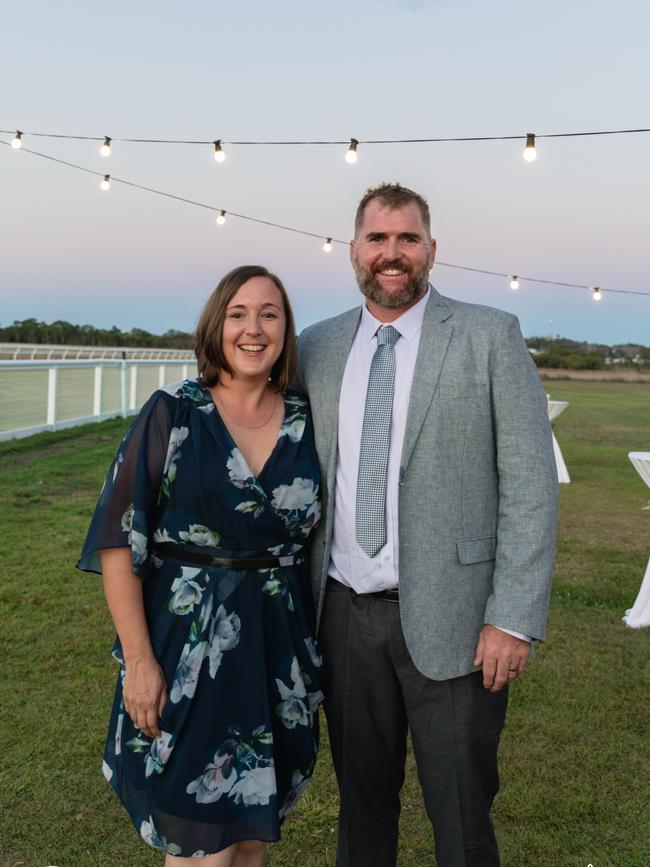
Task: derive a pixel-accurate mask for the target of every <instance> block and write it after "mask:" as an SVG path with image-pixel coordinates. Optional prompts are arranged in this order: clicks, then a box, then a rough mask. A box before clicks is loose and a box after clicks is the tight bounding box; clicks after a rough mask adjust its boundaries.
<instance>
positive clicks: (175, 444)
mask: <svg viewBox="0 0 650 867" xmlns="http://www.w3.org/2000/svg"><path fill="white" fill-rule="evenodd" d="M188 435H189V428H186V427H173V428H172V430H171V433H170V435H169V445H168V446H167V457H166V458H165V466H164V467H163V476H162V484H161V491H162V493H163V494H164V495H165V496H166V497H168V496H169V489H170V486H171V484H172V482H173V481H174V479H175V478H176V470H177V467H176V464H177V463H178V461H179V460H180V458H181V445H182V444H183V443H184V442H185V440H186V439H187V437H188Z"/></svg>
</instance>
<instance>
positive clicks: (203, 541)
mask: <svg viewBox="0 0 650 867" xmlns="http://www.w3.org/2000/svg"><path fill="white" fill-rule="evenodd" d="M178 538H179V539H182V540H183V542H188V543H189V544H191V545H211V546H212V547H213V548H218V547H219V542H220V541H221V533H217V531H216V530H210V529H209V528H208V527H204V526H203V524H190V526H189V528H188V529H187V530H181V531H180V532H179V534H178Z"/></svg>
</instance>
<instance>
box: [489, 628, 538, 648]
mask: <svg viewBox="0 0 650 867" xmlns="http://www.w3.org/2000/svg"><path fill="white" fill-rule="evenodd" d="M494 628H495V629H500V630H501V632H507V633H508V635H514V637H515V638H521V640H522V641H527V642H528V643H529V644H531V643H532V641H533V639H532V638H531V637H530V635H524V633H523V632H514V630H512V629H503V627H501V626H495V627H494Z"/></svg>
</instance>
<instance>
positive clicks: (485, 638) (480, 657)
mask: <svg viewBox="0 0 650 867" xmlns="http://www.w3.org/2000/svg"><path fill="white" fill-rule="evenodd" d="M529 650H530V644H529V643H528V641H523V640H522V639H521V638H515V637H514V635H509V634H508V633H507V632H504V631H503V630H502V629H497V627H496V626H492V625H491V624H489V623H486V624H485V626H484V627H483V629H481V634H480V637H479V640H478V646H477V648H476V658H475V660H474V665H476V666H479V667H482V668H483V686H484V687H485V688H486V689H489V690H490V692H498V691H499V690H500V689H503V687H504V686H505V685H506V684H507V683H510V682H511V681H513V680H515V678H516V677H518V676H519V675H520V674H521V672H522V671H523V670H524V668H526V663H527V662H528V651H529Z"/></svg>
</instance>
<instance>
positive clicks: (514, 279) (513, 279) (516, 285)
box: [510, 274, 519, 289]
mask: <svg viewBox="0 0 650 867" xmlns="http://www.w3.org/2000/svg"><path fill="white" fill-rule="evenodd" d="M510 288H511V289H519V278H518V277H517V275H516V274H513V276H512V277H511V278H510Z"/></svg>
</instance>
